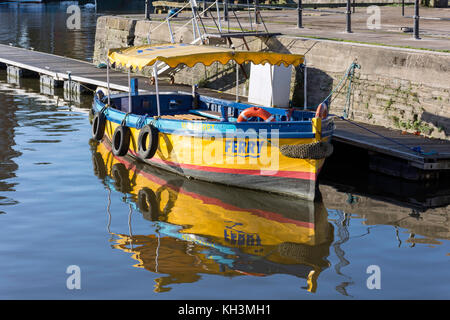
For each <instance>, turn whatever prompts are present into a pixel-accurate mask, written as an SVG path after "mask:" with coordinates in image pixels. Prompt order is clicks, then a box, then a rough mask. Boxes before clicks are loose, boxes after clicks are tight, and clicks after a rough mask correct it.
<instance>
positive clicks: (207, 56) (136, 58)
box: [108, 43, 304, 69]
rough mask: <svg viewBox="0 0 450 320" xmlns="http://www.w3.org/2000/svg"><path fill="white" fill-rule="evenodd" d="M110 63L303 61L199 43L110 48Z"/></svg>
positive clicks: (300, 57) (139, 65) (295, 56)
mask: <svg viewBox="0 0 450 320" xmlns="http://www.w3.org/2000/svg"><path fill="white" fill-rule="evenodd" d="M108 58H109V61H110V63H111V64H112V63H116V64H118V65H122V66H126V67H127V68H130V67H133V68H138V69H142V68H143V67H146V66H151V65H153V64H154V63H155V62H156V61H161V62H164V63H166V64H167V65H169V66H170V67H172V68H174V67H176V66H178V65H179V64H185V65H186V66H188V67H190V68H191V67H193V66H194V65H195V64H197V63H202V64H204V65H205V66H209V65H211V64H212V63H213V62H220V63H221V64H226V63H228V62H229V61H231V60H233V61H236V62H237V63H238V64H242V63H244V62H253V63H254V64H265V63H269V64H271V65H277V66H279V65H281V64H284V65H285V66H289V65H293V66H298V65H299V64H301V63H303V58H304V57H303V55H299V54H284V53H276V52H252V51H235V50H233V49H227V48H221V47H211V46H200V45H190V44H183V43H180V44H167V45H146V46H139V47H130V48H122V49H111V50H110V51H109V52H108Z"/></svg>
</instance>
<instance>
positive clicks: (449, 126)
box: [420, 111, 450, 136]
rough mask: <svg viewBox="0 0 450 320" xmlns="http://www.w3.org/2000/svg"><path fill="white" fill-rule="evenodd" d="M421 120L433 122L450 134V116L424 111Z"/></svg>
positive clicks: (446, 133)
mask: <svg viewBox="0 0 450 320" xmlns="http://www.w3.org/2000/svg"><path fill="white" fill-rule="evenodd" d="M420 120H421V121H424V122H428V123H431V124H433V125H434V126H435V127H436V128H438V130H443V131H444V133H445V135H446V136H450V118H447V117H443V116H438V115H435V114H432V113H430V112H427V111H424V112H423V113H422V115H421V116H420Z"/></svg>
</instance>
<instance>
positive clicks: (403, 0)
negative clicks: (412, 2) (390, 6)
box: [402, 0, 405, 17]
mask: <svg viewBox="0 0 450 320" xmlns="http://www.w3.org/2000/svg"><path fill="white" fill-rule="evenodd" d="M404 16H405V0H402V17H404Z"/></svg>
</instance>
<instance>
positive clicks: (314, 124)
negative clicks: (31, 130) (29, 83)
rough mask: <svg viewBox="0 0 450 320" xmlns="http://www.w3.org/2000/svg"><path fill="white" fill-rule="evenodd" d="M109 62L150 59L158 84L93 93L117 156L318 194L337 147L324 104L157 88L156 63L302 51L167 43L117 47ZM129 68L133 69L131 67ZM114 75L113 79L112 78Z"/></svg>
mask: <svg viewBox="0 0 450 320" xmlns="http://www.w3.org/2000/svg"><path fill="white" fill-rule="evenodd" d="M108 59H109V60H108V63H107V64H108V72H109V67H110V64H111V65H113V64H115V65H116V67H117V66H122V67H126V68H127V69H128V70H130V69H132V68H137V69H142V68H144V67H149V66H153V67H154V75H155V76H156V78H155V92H154V93H143V94H140V93H139V92H138V91H137V90H133V89H131V87H132V85H131V83H132V82H133V81H132V80H134V79H130V81H129V83H130V90H129V92H128V94H118V95H110V94H107V95H104V94H103V93H102V92H100V93H98V94H96V96H95V98H94V103H93V114H94V118H93V124H92V131H93V137H94V138H95V139H97V140H101V139H103V138H105V139H106V140H107V141H109V142H110V143H111V146H112V151H113V153H114V155H116V156H124V155H126V154H130V155H132V156H134V157H136V158H138V159H140V160H142V161H143V162H145V163H147V164H149V165H152V166H156V167H159V168H162V169H165V170H168V171H171V172H175V173H178V174H181V175H183V176H185V177H189V178H194V179H199V180H204V181H209V182H214V183H221V184H225V185H230V186H235V187H241V188H247V189H256V190H262V191H267V192H273V193H278V194H284V195H290V196H295V197H300V198H304V199H309V200H313V199H314V198H315V195H316V184H317V178H318V174H319V172H320V169H321V168H322V166H323V164H324V161H325V158H326V157H327V156H328V155H329V154H330V152H331V151H332V148H331V145H330V143H329V142H330V139H331V137H332V134H333V130H334V124H333V120H332V118H331V117H328V116H327V107H328V106H327V105H326V104H321V105H320V106H319V107H318V108H317V110H316V111H315V112H314V111H308V110H299V109H295V108H292V107H290V108H277V107H275V106H270V107H268V106H260V105H255V104H250V103H241V102H238V101H232V100H225V99H219V98H215V97H211V96H206V95H200V94H198V93H197V92H196V91H195V90H193V92H180V91H177V92H160V91H159V87H158V77H157V75H158V71H157V65H158V64H161V63H165V64H166V65H168V67H171V68H175V67H177V66H179V65H186V66H187V67H193V66H194V65H195V64H197V63H202V64H204V65H206V66H209V65H211V64H212V63H214V62H219V63H221V64H227V63H229V62H230V61H234V62H235V63H236V66H239V65H242V64H243V63H252V64H254V65H261V64H266V63H267V64H269V65H271V66H280V65H284V66H286V67H288V66H299V65H300V64H302V63H303V62H304V57H303V56H302V55H295V54H280V53H274V52H249V51H236V50H233V49H227V48H219V47H211V46H205V45H202V46H196V45H187V44H170V45H159V46H155V45H153V46H140V47H131V48H124V49H113V50H110V52H109V54H108ZM129 74H130V73H129ZM108 83H109V81H108Z"/></svg>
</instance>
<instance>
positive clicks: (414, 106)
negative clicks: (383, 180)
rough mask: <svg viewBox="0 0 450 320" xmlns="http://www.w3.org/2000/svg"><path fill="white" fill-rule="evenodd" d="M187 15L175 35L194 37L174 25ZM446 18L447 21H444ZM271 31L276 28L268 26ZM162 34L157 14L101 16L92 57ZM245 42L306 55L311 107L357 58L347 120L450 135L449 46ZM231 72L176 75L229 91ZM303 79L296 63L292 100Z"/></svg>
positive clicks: (159, 39)
mask: <svg viewBox="0 0 450 320" xmlns="http://www.w3.org/2000/svg"><path fill="white" fill-rule="evenodd" d="M395 9H398V8H395ZM358 10H360V9H358ZM449 12H450V11H449ZM277 14H278V13H277ZM121 20H123V21H121ZM185 22H186V20H184V21H182V22H180V23H179V24H175V23H173V24H172V27H173V31H175V35H174V37H175V41H176V42H184V43H189V42H191V41H192V39H193V35H192V32H191V30H192V29H191V26H190V24H187V26H185V27H183V28H180V26H181V25H182V24H184V23H185ZM447 24H448V25H449V28H450V23H448V22H447ZM288 25H289V24H288V21H287V24H286V25H285V26H284V27H285V28H286V30H287V29H288V27H287V26H288ZM150 30H151V31H150ZM149 31H150V32H149ZM270 31H276V30H272V28H270ZM444 31H445V30H444ZM168 38H169V37H168V29H167V24H163V25H161V24H160V22H158V21H152V22H150V21H143V20H135V19H132V18H126V17H100V18H99V22H98V26H97V35H96V44H95V54H94V61H95V62H100V61H104V59H105V56H106V51H107V49H108V48H114V47H122V46H125V45H126V44H129V45H131V44H133V45H140V44H145V43H148V39H150V41H151V43H163V42H168ZM247 41H248V43H249V46H250V48H251V49H252V50H271V51H277V52H286V53H298V54H304V55H305V57H306V60H307V65H308V67H309V68H308V105H309V106H311V107H315V106H317V105H318V104H319V103H320V102H321V101H322V100H323V99H324V98H325V97H326V96H327V95H328V94H329V92H330V90H331V89H332V88H333V87H335V86H336V85H337V83H338V82H339V80H340V79H341V78H342V76H343V75H344V73H345V71H346V69H347V67H348V66H349V65H350V64H351V63H352V62H353V61H356V62H357V63H358V64H360V65H361V69H359V70H357V71H356V74H355V78H354V84H353V91H352V92H353V93H352V99H351V101H352V104H351V107H350V110H349V115H350V118H351V119H355V120H358V121H361V122H366V123H372V124H378V125H383V126H385V127H390V128H397V129H401V130H405V131H408V132H417V131H420V132H421V133H422V134H424V135H427V136H430V137H435V138H442V139H450V85H449V83H450V53H447V52H435V51H425V50H414V49H407V48H395V47H387V46H379V45H368V44H361V43H351V42H343V41H332V40H319V39H310V38H304V37H301V36H294V35H289V34H288V35H282V36H278V37H273V38H270V39H260V38H248V39H247ZM445 41H448V42H449V43H450V41H449V40H445V39H443V40H442V41H440V40H439V41H437V42H439V43H441V42H444V43H445ZM234 43H235V46H236V48H237V49H243V44H242V42H239V41H235V42H234ZM449 48H450V46H449ZM247 70H248V68H247ZM234 72H235V70H234V67H233V66H232V65H229V66H227V65H225V66H221V65H218V64H213V65H212V66H210V67H208V68H206V67H204V66H202V65H197V66H196V67H195V68H193V69H190V70H189V71H187V70H186V71H182V72H180V73H179V74H177V77H176V82H178V83H185V84H192V83H200V84H201V85H203V86H207V87H210V88H213V89H217V90H221V91H224V92H229V93H234V90H235V88H234V81H235V80H234V79H235V74H234ZM302 79H303V74H302V73H301V71H300V70H296V72H294V73H293V81H292V83H293V85H292V88H291V91H292V100H293V101H294V103H295V105H297V106H302V105H303V80H302ZM247 88H248V82H247V81H246V79H245V78H244V75H243V74H242V73H241V80H240V92H241V93H242V94H243V95H246V93H247ZM345 90H346V88H344V89H343V90H342V92H343V93H344V94H341V95H338V96H336V98H335V99H334V100H333V102H332V110H331V111H332V112H333V113H335V114H339V115H341V114H342V111H343V108H344V106H345V101H346V97H345Z"/></svg>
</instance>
